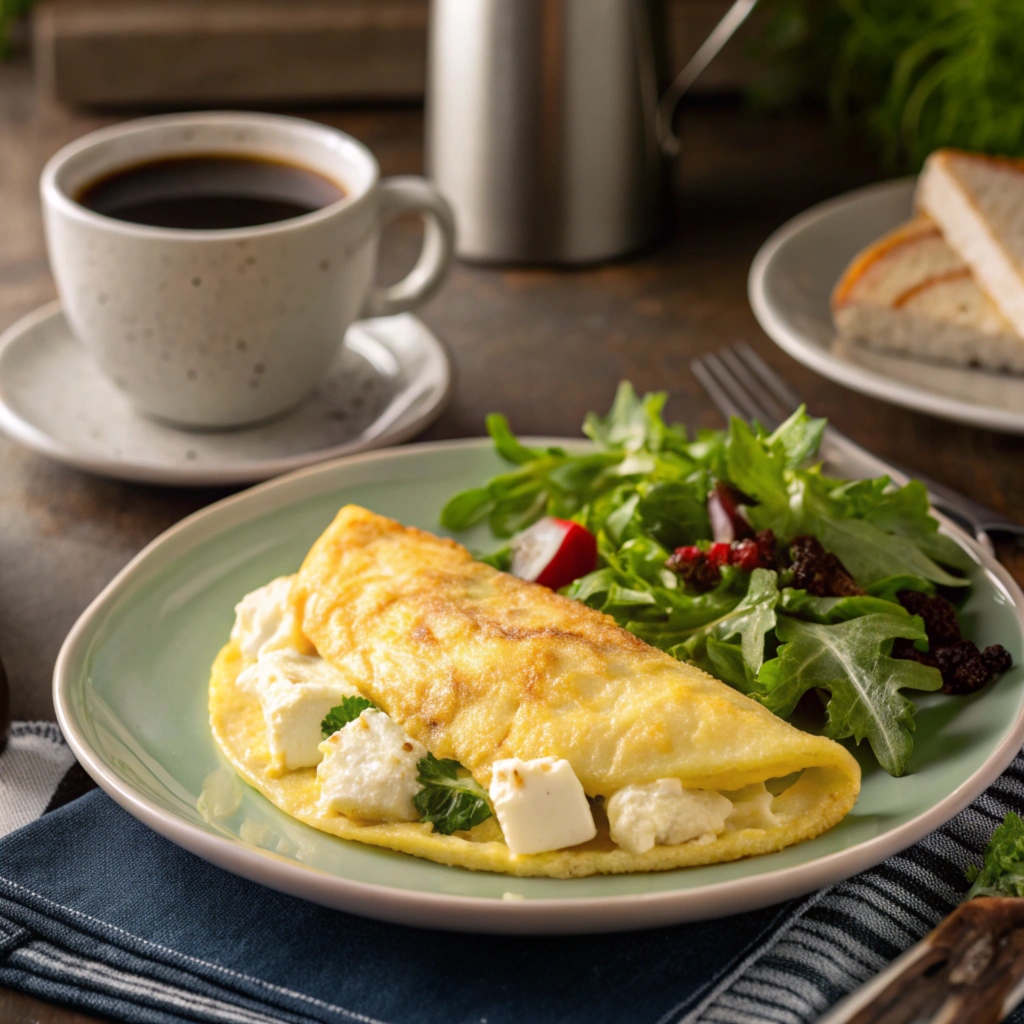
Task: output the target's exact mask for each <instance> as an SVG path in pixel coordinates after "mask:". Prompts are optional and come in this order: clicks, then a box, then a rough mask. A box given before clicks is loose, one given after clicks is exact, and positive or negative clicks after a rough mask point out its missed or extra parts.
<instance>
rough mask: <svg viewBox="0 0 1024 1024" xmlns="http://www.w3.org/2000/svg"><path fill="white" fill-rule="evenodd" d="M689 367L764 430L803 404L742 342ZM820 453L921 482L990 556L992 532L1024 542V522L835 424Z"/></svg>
mask: <svg viewBox="0 0 1024 1024" xmlns="http://www.w3.org/2000/svg"><path fill="white" fill-rule="evenodd" d="M690 368H691V370H693V374H694V376H695V377H696V378H697V380H699V381H700V383H701V385H702V386H703V388H704V390H705V391H706V392H707V393H708V395H709V396H710V397H711V400H712V401H713V402H714V403H715V405H716V406H717V407H718V409H719V411H720V412H721V413H722V414H723V415H724V416H727V417H728V416H739V417H741V418H743V419H748V420H750V419H753V420H758V421H759V422H760V423H761V425H762V426H763V427H765V428H766V429H768V430H774V429H775V428H776V427H777V426H778V425H779V424H780V423H781V422H782V421H783V420H784V419H786V417H788V416H789V414H790V413H792V412H793V410H794V409H796V408H797V407H798V406H800V405H801V404H803V403H802V402H801V400H800V398H799V396H798V395H797V394H796V392H794V391H793V389H792V388H790V387H789V385H788V384H787V383H786V382H785V381H784V380H783V379H782V378H781V377H780V376H779V375H778V374H777V373H775V371H774V370H772V369H771V368H770V367H769V366H768V364H767V363H766V362H765V361H764V360H763V359H762V358H761V357H760V356H759V355H758V354H757V353H756V352H755V351H754V350H753V349H752V348H751V347H750V346H749V345H747V344H745V343H743V342H740V343H738V344H736V345H733V346H731V347H730V348H726V349H723V350H722V351H720V352H717V353H711V354H709V355H706V356H703V357H701V358H700V359H695V360H694V361H693V362H692V363H691V364H690ZM821 455H822V457H823V458H824V459H825V461H826V462H829V463H832V464H833V465H835V466H836V467H837V468H839V469H840V471H841V472H843V473H844V474H845V475H848V476H854V477H873V476H888V477H889V478H890V479H891V480H892V481H893V482H894V483H896V484H899V485H901V486H902V485H903V484H905V483H907V481H908V480H911V479H916V480H920V481H921V483H923V484H924V485H925V487H926V488H927V489H928V496H929V498H930V499H931V503H932V505H933V506H934V507H935V508H937V509H938V510H939V511H940V512H944V513H945V514H946V515H947V516H949V517H950V518H951V519H955V520H956V521H957V522H958V523H959V524H960V525H962V526H964V527H966V528H967V529H968V530H970V532H971V533H973V534H974V537H975V539H976V540H977V541H978V542H979V543H980V544H982V545H983V546H984V547H985V548H987V549H988V550H989V551H990V552H991V551H992V550H993V548H992V540H991V536H990V535H991V534H1005V535H1009V536H1013V537H1016V538H1018V543H1020V538H1024V524H1021V523H1015V522H1013V520H1011V519H1008V518H1007V517H1006V516H1004V515H1001V514H1000V513H999V512H996V511H994V510H993V509H990V508H986V507H985V506H984V505H981V504H979V503H978V502H976V501H972V500H971V499H970V498H967V497H964V495H962V494H958V493H957V492H956V491H954V490H951V489H950V488H949V487H946V486H945V485H944V484H940V483H939V482H938V481H937V480H932V479H930V478H929V477H927V476H925V475H924V474H923V473H915V472H912V471H910V470H907V469H904V468H903V467H901V466H897V465H894V464H892V463H889V462H886V461H885V460H884V459H880V458H879V457H878V456H877V455H872V454H871V452H869V451H867V450H866V449H864V448H861V446H860V445H859V444H857V443H856V442H854V441H851V440H850V439H849V438H848V437H847V436H846V435H845V434H842V433H840V432H839V431H838V430H836V428H835V427H833V426H828V427H826V428H825V433H824V436H823V437H822V441H821Z"/></svg>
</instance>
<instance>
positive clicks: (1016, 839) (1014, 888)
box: [964, 811, 1024, 900]
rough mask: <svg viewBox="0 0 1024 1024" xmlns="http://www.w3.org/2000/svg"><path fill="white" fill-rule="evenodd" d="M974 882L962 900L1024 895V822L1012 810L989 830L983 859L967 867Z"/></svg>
mask: <svg viewBox="0 0 1024 1024" xmlns="http://www.w3.org/2000/svg"><path fill="white" fill-rule="evenodd" d="M967 881H968V882H973V883H974V884H973V885H972V886H971V888H970V890H969V891H968V893H967V895H966V896H965V897H964V899H968V900H970V899H974V897H975V896H1024V821H1021V820H1020V818H1019V817H1018V816H1017V815H1016V814H1014V813H1013V812H1012V811H1011V812H1010V813H1009V814H1007V815H1006V817H1005V818H1004V819H1003V823H1002V824H1001V825H1000V826H999V827H998V828H997V829H996V830H995V832H993V833H992V838H991V839H990V840H989V842H988V846H986V847H985V862H984V864H982V866H981V867H980V868H979V867H977V866H974V865H972V866H971V867H969V868H968V869H967Z"/></svg>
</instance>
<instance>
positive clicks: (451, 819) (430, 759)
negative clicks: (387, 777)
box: [413, 752, 491, 836]
mask: <svg viewBox="0 0 1024 1024" xmlns="http://www.w3.org/2000/svg"><path fill="white" fill-rule="evenodd" d="M416 769H417V771H418V772H419V775H418V776H417V779H416V781H417V782H420V783H422V785H423V788H422V789H421V790H420V791H419V792H418V793H417V794H416V796H415V797H413V803H414V804H415V805H416V809H417V810H418V811H419V812H420V813H421V814H422V815H423V819H422V820H423V821H429V822H430V823H431V824H432V825H433V826H434V831H435V832H440V833H441V834H442V835H446V836H449V835H451V834H452V833H453V832H460V831H462V830H463V829H467V828H472V827H473V826H474V825H479V824H480V822H482V821H486V820H487V819H488V818H489V817H490V816H491V805H490V802H489V801H488V799H487V792H486V791H485V790H484V788H483V786H481V785H480V783H479V782H477V781H476V779H474V778H473V777H472V776H471V775H469V774H463V775H460V774H459V773H460V772H465V769H464V768H463V767H462V765H461V764H459V762H458V761H454V760H452V759H451V758H449V757H444V758H436V757H434V755H433V754H431V753H429V752H428V754H427V756H426V757H424V758H421V759H420V760H419V762H418V763H417V765H416Z"/></svg>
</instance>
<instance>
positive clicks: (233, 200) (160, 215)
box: [75, 155, 345, 231]
mask: <svg viewBox="0 0 1024 1024" xmlns="http://www.w3.org/2000/svg"><path fill="white" fill-rule="evenodd" d="M344 197H345V190H344V189H343V188H342V187H341V186H340V185H338V184H337V183H336V182H333V181H331V180H330V179H329V178H325V177H324V176H323V175H321V174H317V172H316V171H311V170H308V169H307V168H305V167H298V166H296V165H295V164H287V163H283V162H278V161H275V160H264V159H263V158H261V157H250V156H233V155H232V156H228V155H224V156H220V155H210V156H205V155H204V156H200V155H196V156H183V157H172V158H169V159H166V160H153V161H151V162H149V163H145V164H136V165H135V166H133V167H127V168H125V169H124V170H120V171H116V172H115V173H113V174H110V175H107V176H106V177H105V178H100V179H99V180H98V181H94V182H92V184H90V185H87V186H86V187H85V188H84V189H82V191H81V192H80V193H79V194H78V195H77V196H76V197H75V198H76V199H77V200H78V202H79V203H81V204H82V205H83V206H85V207H87V208H88V209H90V210H95V211H96V213H102V214H105V215H106V216H108V217H116V218H117V219H118V220H126V221H131V223H133V224H147V225H149V226H151V227H157V228H191V229H194V230H199V231H203V230H206V231H210V230H214V229H218V228H248V227H253V226H254V225H257V224H273V223H274V222H275V221H279V220H288V219H289V218H290V217H300V216H301V215H302V214H304V213H312V212H313V211H314V210H319V209H321V208H322V207H324V206H327V205H329V204H330V203H334V202H337V201H338V200H339V199H343V198H344Z"/></svg>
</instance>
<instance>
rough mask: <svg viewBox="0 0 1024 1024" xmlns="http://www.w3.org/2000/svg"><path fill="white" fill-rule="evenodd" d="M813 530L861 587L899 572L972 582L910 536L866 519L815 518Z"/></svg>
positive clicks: (943, 581)
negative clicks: (935, 558) (950, 570)
mask: <svg viewBox="0 0 1024 1024" xmlns="http://www.w3.org/2000/svg"><path fill="white" fill-rule="evenodd" d="M811 532H812V533H813V534H814V536H815V537H817V538H818V540H820V541H821V543H822V545H823V546H824V548H825V550H826V551H831V552H833V553H834V554H835V555H836V556H837V557H838V559H839V561H840V562H842V563H843V565H845V566H846V568H847V570H848V571H849V572H850V574H851V575H852V576H853V578H854V579H855V580H856V581H857V582H858V583H860V584H861V585H862V586H864V585H867V584H870V583H875V582H877V581H878V580H881V579H885V577H886V576H893V575H897V574H901V575H907V576H923V577H924V578H925V579H926V580H931V581H932V582H933V583H941V584H942V585H943V586H947V587H966V586H969V585H970V581H969V580H967V579H964V578H963V577H962V576H953V575H951V574H950V573H948V572H946V570H945V569H943V568H941V567H940V566H938V565H937V564H936V563H935V562H933V561H932V560H931V559H930V558H929V557H928V556H927V555H926V554H925V553H924V552H923V551H921V550H920V548H918V547H917V545H916V544H914V543H908V541H907V538H904V537H898V536H894V535H893V534H890V533H885V532H884V531H883V530H881V529H879V528H878V527H877V526H875V525H874V524H872V523H870V522H868V521H867V520H865V519H833V518H832V517H831V516H827V515H818V516H815V517H814V520H813V526H812V529H811Z"/></svg>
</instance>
